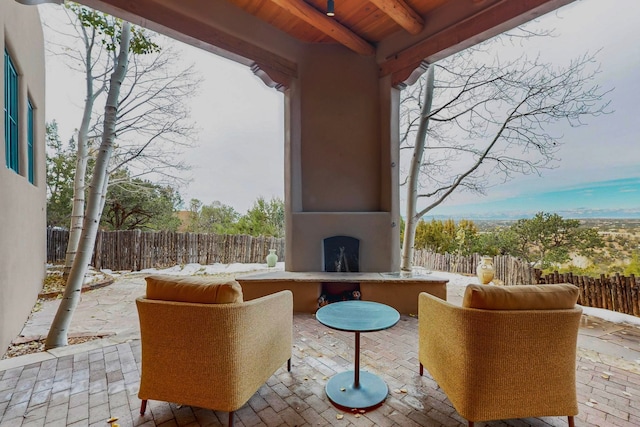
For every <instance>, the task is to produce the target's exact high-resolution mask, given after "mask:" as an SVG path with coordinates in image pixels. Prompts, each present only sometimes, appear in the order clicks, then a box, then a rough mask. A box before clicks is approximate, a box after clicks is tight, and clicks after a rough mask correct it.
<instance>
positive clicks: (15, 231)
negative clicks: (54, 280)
mask: <svg viewBox="0 0 640 427" xmlns="http://www.w3.org/2000/svg"><path fill="white" fill-rule="evenodd" d="M0 45H2V47H3V54H4V49H7V51H8V52H9V54H10V56H11V59H12V61H13V63H14V65H15V67H16V68H17V71H18V76H19V77H18V78H19V89H18V90H19V98H20V106H19V129H20V130H19V133H20V169H21V170H20V174H17V173H15V172H14V171H13V170H11V169H9V168H7V166H6V161H5V144H4V142H5V141H4V114H3V115H2V119H0V138H2V143H1V144H0V161H1V162H2V163H1V164H0V354H3V353H4V351H5V350H6V347H7V346H8V345H9V344H10V343H11V340H12V339H14V338H15V337H16V336H17V335H18V334H19V333H20V331H21V329H22V326H23V325H24V322H25V321H26V320H27V317H28V316H29V313H30V312H31V309H32V307H33V304H34V303H35V301H36V298H37V295H38V292H39V291H40V289H41V288H42V280H43V278H44V274H45V262H46V252H45V251H46V233H45V227H46V214H45V208H46V184H45V138H44V135H45V118H44V117H45V116H44V107H45V105H44V98H45V71H44V41H43V36H42V27H41V24H40V17H39V14H38V9H37V8H36V7H34V6H24V5H20V4H18V3H16V2H14V1H2V2H0ZM0 76H2V79H1V81H2V82H4V66H2V67H0ZM27 97H29V99H31V102H32V104H33V108H34V184H31V183H30V182H29V180H28V178H27V176H26V159H27V150H26V146H27V144H26V134H27V121H26V118H27ZM0 102H3V103H4V84H0ZM3 105H4V104H3Z"/></svg>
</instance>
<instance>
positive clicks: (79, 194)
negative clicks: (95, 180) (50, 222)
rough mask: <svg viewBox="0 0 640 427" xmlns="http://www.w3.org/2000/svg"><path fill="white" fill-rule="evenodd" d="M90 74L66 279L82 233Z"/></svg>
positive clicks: (80, 136) (90, 107) (66, 258)
mask: <svg viewBox="0 0 640 427" xmlns="http://www.w3.org/2000/svg"><path fill="white" fill-rule="evenodd" d="M91 80H92V78H91V75H89V74H87V98H86V99H85V103H84V112H83V114H82V124H81V125H80V129H78V153H77V158H76V173H75V176H74V178H73V205H72V207H71V227H70V228H69V242H68V243H67V253H66V256H65V261H64V273H63V277H64V278H65V279H67V278H68V277H69V272H70V271H71V266H72V264H73V260H74V258H75V256H76V252H77V250H78V242H80V234H81V233H82V223H83V220H84V202H85V199H84V183H85V176H86V173H87V163H88V161H89V141H88V133H89V123H90V121H91V112H92V111H93V101H94V99H95V98H94V96H93V93H92V92H93V89H92V88H91V85H92V82H91Z"/></svg>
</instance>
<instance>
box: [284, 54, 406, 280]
mask: <svg viewBox="0 0 640 427" xmlns="http://www.w3.org/2000/svg"><path fill="white" fill-rule="evenodd" d="M303 51H304V53H303V54H301V56H300V57H299V58H298V78H297V79H294V80H293V82H292V84H291V85H290V87H289V88H288V89H287V91H286V92H285V95H286V96H285V102H286V112H285V116H286V119H285V120H286V124H285V133H286V136H285V138H286V149H285V163H286V164H285V193H286V197H285V199H286V235H287V242H286V248H287V249H286V251H287V252H286V269H287V270H288V271H322V239H324V238H326V237H330V236H334V235H347V236H352V237H356V238H358V239H360V271H363V272H382V271H397V270H398V269H399V259H400V255H399V241H400V240H399V209H398V205H399V197H398V123H397V122H398V110H399V107H398V104H399V92H398V91H397V90H396V89H393V88H391V84H390V79H389V78H383V79H380V78H379V77H378V66H377V64H376V62H375V58H373V57H367V56H362V55H358V54H355V53H352V52H350V51H348V50H347V49H345V48H344V47H341V46H336V45H313V46H312V45H309V46H306V47H305V49H304V50H303Z"/></svg>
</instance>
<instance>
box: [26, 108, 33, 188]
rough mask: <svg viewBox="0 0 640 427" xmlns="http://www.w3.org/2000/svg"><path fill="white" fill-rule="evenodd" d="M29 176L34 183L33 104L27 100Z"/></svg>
mask: <svg viewBox="0 0 640 427" xmlns="http://www.w3.org/2000/svg"><path fill="white" fill-rule="evenodd" d="M27 177H28V178H29V182H30V183H32V184H33V105H32V104H31V100H30V99H29V100H27Z"/></svg>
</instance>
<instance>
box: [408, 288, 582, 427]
mask: <svg viewBox="0 0 640 427" xmlns="http://www.w3.org/2000/svg"><path fill="white" fill-rule="evenodd" d="M522 288H526V289H522ZM537 288H545V289H542V290H539V289H537ZM518 294H520V295H518ZM577 296H578V289H577V288H576V287H575V286H573V285H542V286H510V287H497V286H491V285H484V286H483V285H469V287H468V288H467V290H466V293H465V297H464V298H465V300H464V302H463V307H459V306H455V305H452V304H450V303H448V302H446V301H443V300H441V299H438V298H435V297H433V296H432V295H429V294H427V293H421V294H420V296H419V309H418V318H419V327H418V328H419V351H418V354H419V356H418V357H419V361H420V375H422V374H423V366H424V367H425V368H427V370H428V371H429V373H430V374H431V376H432V377H433V379H434V380H435V381H436V382H437V383H438V385H440V387H441V388H442V390H443V391H444V392H445V394H446V395H447V397H448V398H449V400H450V401H451V403H452V404H453V407H454V408H455V409H456V411H458V413H459V414H460V415H461V416H462V417H464V418H465V419H467V420H468V421H469V426H473V422H474V421H488V420H498V419H508V418H527V417H542V416H562V415H564V416H568V417H569V425H570V426H573V416H574V415H576V414H577V413H578V403H577V398H576V384H575V374H576V343H577V336H578V327H579V323H580V315H581V312H582V309H581V308H579V307H576V306H575V303H576V299H577ZM523 302H524V304H523ZM480 306H481V307H485V308H482V309H481V308H470V307H480ZM545 307H547V308H546V309H545Z"/></svg>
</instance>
